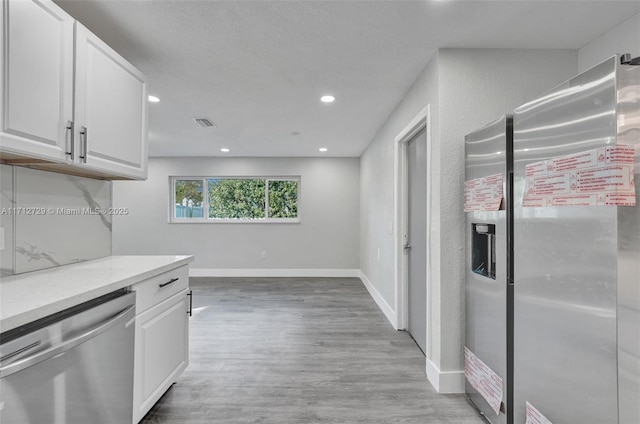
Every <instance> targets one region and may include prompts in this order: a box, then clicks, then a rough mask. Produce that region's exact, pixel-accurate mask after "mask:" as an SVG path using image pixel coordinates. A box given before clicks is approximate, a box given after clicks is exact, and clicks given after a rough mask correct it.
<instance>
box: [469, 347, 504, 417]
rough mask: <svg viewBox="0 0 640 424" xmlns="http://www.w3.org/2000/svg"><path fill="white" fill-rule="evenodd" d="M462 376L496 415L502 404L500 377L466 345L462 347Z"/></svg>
mask: <svg viewBox="0 0 640 424" xmlns="http://www.w3.org/2000/svg"><path fill="white" fill-rule="evenodd" d="M464 376H465V377H466V379H467V381H468V382H469V384H471V387H473V388H474V389H476V390H477V391H478V393H480V395H481V396H482V397H483V398H484V400H486V401H487V403H488V404H489V406H490V407H491V409H493V410H494V412H495V413H496V415H498V414H500V405H501V404H502V377H500V376H499V375H498V374H496V372H495V371H493V370H492V369H491V368H489V367H488V366H487V364H485V363H484V362H482V361H481V360H480V358H478V357H477V356H476V355H475V354H474V353H473V352H471V351H470V350H469V348H467V347H466V346H465V347H464Z"/></svg>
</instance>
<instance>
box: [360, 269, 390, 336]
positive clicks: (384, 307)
mask: <svg viewBox="0 0 640 424" xmlns="http://www.w3.org/2000/svg"><path fill="white" fill-rule="evenodd" d="M358 273H359V275H358V276H359V277H360V279H361V280H362V283H363V284H364V286H365V287H366V288H367V290H368V291H369V294H370V295H371V297H372V298H373V300H374V301H375V302H376V304H378V307H379V308H380V310H381V311H382V312H383V313H384V315H385V316H386V317H387V319H388V320H389V322H390V323H391V325H392V326H393V328H394V329H396V330H397V329H398V315H397V314H396V312H395V311H394V310H393V308H392V307H391V306H389V304H388V303H387V301H386V300H384V298H383V297H382V295H381V294H380V292H379V291H378V290H377V289H376V288H375V287H374V286H373V284H371V281H369V279H368V278H367V276H366V275H365V274H364V272H362V271H358Z"/></svg>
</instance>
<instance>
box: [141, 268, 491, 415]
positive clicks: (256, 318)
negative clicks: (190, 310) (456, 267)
mask: <svg viewBox="0 0 640 424" xmlns="http://www.w3.org/2000/svg"><path fill="white" fill-rule="evenodd" d="M190 282H191V288H192V289H193V293H194V309H195V310H194V314H193V317H192V318H191V320H190V331H191V337H190V340H191V346H190V348H191V355H190V361H191V362H190V365H189V368H187V370H186V371H185V372H184V373H183V374H182V376H181V377H180V378H179V380H178V382H177V383H176V384H174V385H173V387H172V388H171V389H169V391H168V392H167V393H166V394H165V395H164V397H163V398H162V399H160V401H159V402H158V403H157V404H156V405H155V407H154V408H153V409H152V410H151V411H150V412H149V414H147V416H146V417H145V419H144V420H143V421H142V423H144V424H152V423H153V424H155V423H163V424H195V423H198V424H200V423H203V424H204V423H207V424H209V423H225V424H234V423H272V424H303V423H369V424H372V423H422V424H424V423H428V424H439V423H451V424H481V423H483V420H482V419H481V418H480V417H479V415H478V413H477V412H476V411H475V410H474V409H473V408H472V407H471V406H470V405H469V404H468V403H467V401H466V399H465V397H464V396H463V395H439V394H437V393H436V392H435V391H434V390H433V389H432V388H431V386H430V385H429V383H428V382H427V379H426V376H425V372H424V370H425V358H424V356H423V354H422V352H420V350H419V349H418V347H417V346H416V345H415V344H414V342H413V340H412V339H411V338H410V336H409V335H408V334H407V333H405V332H401V331H395V330H394V329H393V328H392V327H391V325H390V324H389V323H388V321H387V320H386V318H385V317H384V315H383V314H382V312H381V311H380V310H379V309H378V307H377V306H376V304H375V303H374V301H373V300H372V299H371V297H370V296H369V294H368V292H367V290H366V288H365V287H364V286H363V284H362V283H361V282H360V280H359V279H356V278H308V279H300V278H191V279H190Z"/></svg>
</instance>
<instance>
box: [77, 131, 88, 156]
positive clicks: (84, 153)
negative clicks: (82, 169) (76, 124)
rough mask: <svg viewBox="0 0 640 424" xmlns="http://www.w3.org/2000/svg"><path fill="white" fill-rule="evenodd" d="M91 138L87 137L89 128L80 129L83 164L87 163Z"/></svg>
mask: <svg viewBox="0 0 640 424" xmlns="http://www.w3.org/2000/svg"><path fill="white" fill-rule="evenodd" d="M88 138H89V136H88V135H87V127H80V142H81V143H82V146H81V148H80V156H78V157H79V158H80V159H82V163H87V139H88Z"/></svg>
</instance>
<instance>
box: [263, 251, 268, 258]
mask: <svg viewBox="0 0 640 424" xmlns="http://www.w3.org/2000/svg"><path fill="white" fill-rule="evenodd" d="M262 257H263V258H266V257H267V251H266V250H263V251H262Z"/></svg>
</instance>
